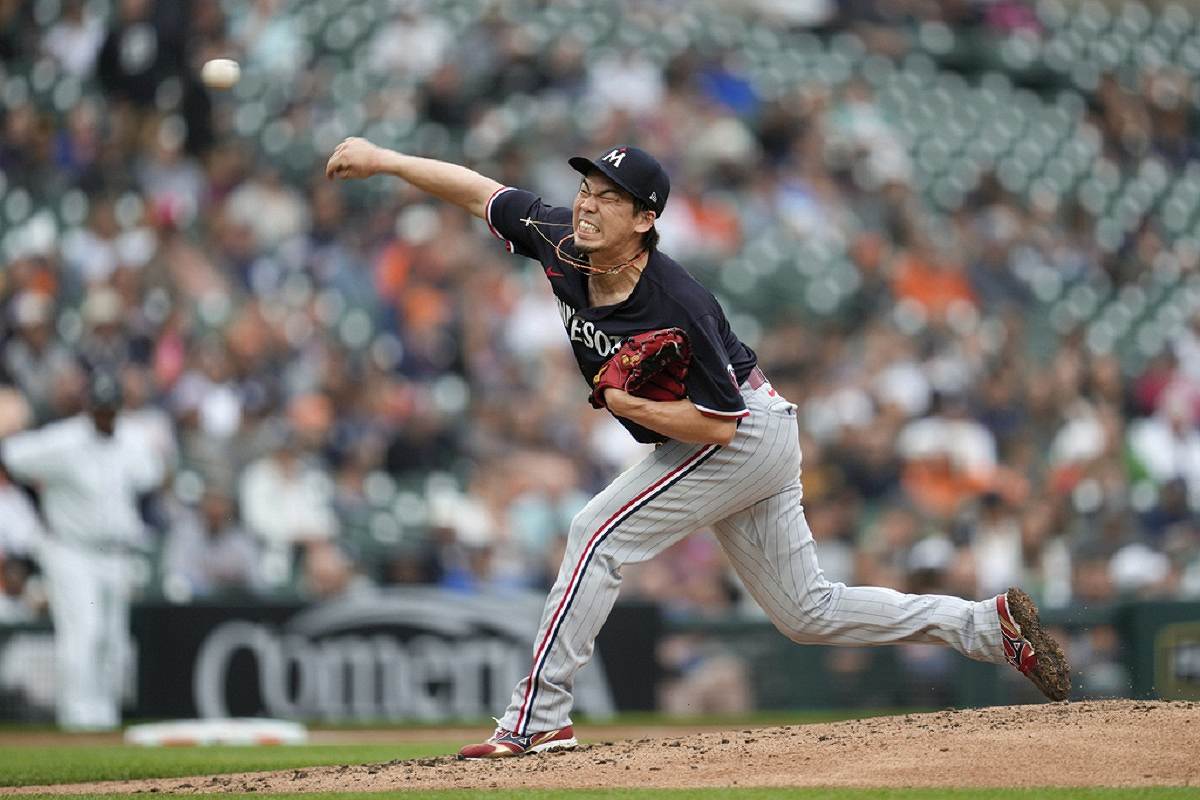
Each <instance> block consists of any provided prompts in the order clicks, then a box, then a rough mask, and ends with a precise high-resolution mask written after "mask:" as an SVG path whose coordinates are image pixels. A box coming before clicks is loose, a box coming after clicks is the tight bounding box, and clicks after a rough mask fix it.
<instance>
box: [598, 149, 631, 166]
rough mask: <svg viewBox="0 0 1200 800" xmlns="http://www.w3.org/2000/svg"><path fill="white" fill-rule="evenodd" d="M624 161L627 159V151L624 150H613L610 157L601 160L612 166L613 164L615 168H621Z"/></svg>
mask: <svg viewBox="0 0 1200 800" xmlns="http://www.w3.org/2000/svg"><path fill="white" fill-rule="evenodd" d="M624 159H625V151H624V150H613V151H612V152H611V153H609V154H608V155H606V156H605V157H604V158H602V159H600V160H601V161H607V162H609V163H610V164H612V165H613V166H614V167H619V166H621V162H622V161H623V160H624Z"/></svg>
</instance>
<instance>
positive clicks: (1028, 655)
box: [996, 587, 1071, 700]
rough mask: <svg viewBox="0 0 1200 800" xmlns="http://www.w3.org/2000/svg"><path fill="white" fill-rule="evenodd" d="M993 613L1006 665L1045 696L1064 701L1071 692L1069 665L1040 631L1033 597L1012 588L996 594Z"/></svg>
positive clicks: (1048, 638)
mask: <svg viewBox="0 0 1200 800" xmlns="http://www.w3.org/2000/svg"><path fill="white" fill-rule="evenodd" d="M996 612H997V613H998V614H999V615H1000V635H1001V638H1002V639H1003V640H1004V655H1005V657H1006V658H1007V659H1008V663H1010V664H1012V665H1013V666H1014V667H1016V668H1017V669H1018V670H1020V671H1021V672H1022V673H1023V674H1024V675H1025V677H1027V678H1029V680H1031V681H1033V685H1034V686H1036V687H1038V688H1039V689H1041V690H1042V694H1044V695H1046V697H1049V698H1050V699H1051V700H1066V699H1067V695H1069V694H1070V693H1071V666H1070V665H1069V664H1068V663H1067V657H1066V656H1065V655H1064V654H1063V650H1062V647H1061V646H1059V644H1058V642H1056V641H1055V640H1054V637H1053V636H1051V635H1050V634H1048V633H1046V632H1045V631H1044V630H1042V623H1041V622H1040V621H1039V620H1038V610H1037V606H1036V605H1034V602H1033V598H1031V597H1030V596H1029V595H1027V594H1025V592H1023V591H1021V590H1020V589H1017V588H1015V587H1014V588H1012V589H1009V590H1008V592H1006V593H1005V594H1000V595H996Z"/></svg>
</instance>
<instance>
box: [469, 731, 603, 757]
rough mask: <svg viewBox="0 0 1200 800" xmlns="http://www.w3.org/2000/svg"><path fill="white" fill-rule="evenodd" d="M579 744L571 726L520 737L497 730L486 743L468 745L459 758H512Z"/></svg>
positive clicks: (566, 748)
mask: <svg viewBox="0 0 1200 800" xmlns="http://www.w3.org/2000/svg"><path fill="white" fill-rule="evenodd" d="M578 744H579V742H577V741H575V731H574V729H573V728H572V727H571V726H570V725H568V726H567V727H565V728H558V729H557V730H553V731H545V732H544V733H531V734H529V735H527V736H518V735H517V734H515V733H513V732H512V731H506V730H504V728H496V732H495V733H493V734H492V735H491V737H490V738H489V739H488V740H487V741H486V742H482V743H480V744H469V745H467V746H466V747H464V748H463V749H461V750H459V751H458V757H459V758H465V759H471V760H476V759H483V758H512V757H514V756H527V755H529V754H531V753H541V752H544V751H546V750H570V749H571V748H573V747H575V746H576V745H578Z"/></svg>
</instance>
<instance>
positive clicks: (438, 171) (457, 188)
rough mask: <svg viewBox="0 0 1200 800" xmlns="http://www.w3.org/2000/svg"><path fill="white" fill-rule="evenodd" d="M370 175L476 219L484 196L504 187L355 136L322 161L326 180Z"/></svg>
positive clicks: (460, 168) (453, 166)
mask: <svg viewBox="0 0 1200 800" xmlns="http://www.w3.org/2000/svg"><path fill="white" fill-rule="evenodd" d="M372 175H392V176H394V177H397V178H400V179H401V180H404V181H407V182H408V183H410V184H412V185H413V186H415V187H417V188H418V189H420V190H421V191H423V192H425V193H426V194H430V195H433V196H434V197H436V198H438V199H439V200H445V201H446V202H447V203H453V204H454V205H456V206H458V207H459V208H461V209H463V210H464V211H467V212H468V213H471V214H474V215H475V216H477V217H479V218H480V219H486V217H485V216H484V211H485V207H486V205H487V201H488V198H490V197H491V196H492V195H494V194H495V193H496V192H497V191H499V190H500V189H502V188H504V187H503V186H502V185H501V184H499V183H497V182H496V181H494V180H492V179H491V178H488V177H486V176H484V175H480V174H479V173H478V172H475V171H474V170H472V169H468V168H467V167H463V166H460V165H458V164H451V163H449V162H446V161H438V160H437V159H433V158H421V157H419V156H410V155H405V154H404V153H397V152H396V151H395V150H388V149H387V148H385V147H379V146H378V145H374V144H371V143H370V142H368V141H367V140H366V139H360V138H358V137H357V136H352V137H351V138H349V139H346V140H345V141H343V142H342V143H341V144H339V145H338V146H337V149H336V150H334V151H333V155H331V156H330V157H329V162H328V163H327V164H326V165H325V177H327V178H329V179H330V180H333V179H335V178H341V179H343V180H348V179H351V178H369V177H371V176H372Z"/></svg>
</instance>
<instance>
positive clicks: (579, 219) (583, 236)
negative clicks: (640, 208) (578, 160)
mask: <svg viewBox="0 0 1200 800" xmlns="http://www.w3.org/2000/svg"><path fill="white" fill-rule="evenodd" d="M653 225H654V214H653V212H649V211H647V212H643V213H641V214H637V213H635V211H634V205H633V198H632V197H631V196H630V195H629V193H628V192H626V191H625V190H624V189H622V188H621V187H619V186H617V185H616V184H615V183H613V182H612V181H611V180H609V179H608V178H607V177H606V176H604V175H603V174H601V173H599V172H597V171H595V170H593V171H592V172H589V173H588V174H587V175H586V176H585V177H584V178H583V180H581V181H580V182H579V192H578V193H577V194H576V195H575V201H574V202H573V203H572V204H571V227H572V230H573V231H574V233H575V249H576V250H578V251H579V252H581V253H595V252H598V251H601V250H614V249H615V250H623V249H625V248H627V247H628V246H629V243H630V242H631V241H634V242H636V241H640V239H641V235H642V234H643V233H645V232H646V231H648V230H650V228H651V227H653Z"/></svg>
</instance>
